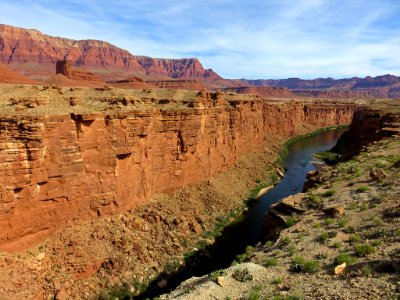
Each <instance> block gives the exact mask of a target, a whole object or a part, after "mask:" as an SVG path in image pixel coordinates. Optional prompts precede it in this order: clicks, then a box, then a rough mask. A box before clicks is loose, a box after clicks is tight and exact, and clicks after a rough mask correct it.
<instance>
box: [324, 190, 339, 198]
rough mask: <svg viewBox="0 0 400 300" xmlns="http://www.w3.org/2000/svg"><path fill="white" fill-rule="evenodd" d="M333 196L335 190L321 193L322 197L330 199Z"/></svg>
mask: <svg viewBox="0 0 400 300" xmlns="http://www.w3.org/2000/svg"><path fill="white" fill-rule="evenodd" d="M335 194H336V191H335V190H333V189H329V190H327V191H325V192H324V193H322V196H323V197H332V196H333V195H335Z"/></svg>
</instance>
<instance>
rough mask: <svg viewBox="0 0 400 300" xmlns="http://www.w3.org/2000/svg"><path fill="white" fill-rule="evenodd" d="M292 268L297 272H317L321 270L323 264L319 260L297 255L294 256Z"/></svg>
mask: <svg viewBox="0 0 400 300" xmlns="http://www.w3.org/2000/svg"><path fill="white" fill-rule="evenodd" d="M290 270H291V271H292V272H296V273H300V272H302V273H316V272H318V271H320V270H321V266H320V264H319V262H318V261H315V260H307V259H305V258H304V257H302V256H296V257H294V258H293V261H292V264H291V265H290Z"/></svg>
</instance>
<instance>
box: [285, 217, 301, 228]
mask: <svg viewBox="0 0 400 300" xmlns="http://www.w3.org/2000/svg"><path fill="white" fill-rule="evenodd" d="M297 222H298V220H297V217H296V216H294V215H292V216H290V217H288V218H287V219H286V227H292V226H293V225H294V224H296V223H297Z"/></svg>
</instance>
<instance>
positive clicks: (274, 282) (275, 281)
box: [271, 277, 283, 284]
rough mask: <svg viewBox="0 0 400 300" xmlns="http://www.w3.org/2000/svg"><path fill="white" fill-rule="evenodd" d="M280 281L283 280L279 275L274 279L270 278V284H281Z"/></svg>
mask: <svg viewBox="0 0 400 300" xmlns="http://www.w3.org/2000/svg"><path fill="white" fill-rule="evenodd" d="M282 282H283V280H282V278H280V277H275V278H274V279H272V280H271V283H272V284H281V283H282Z"/></svg>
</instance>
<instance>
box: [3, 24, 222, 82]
mask: <svg viewBox="0 0 400 300" xmlns="http://www.w3.org/2000/svg"><path fill="white" fill-rule="evenodd" d="M59 60H69V61H71V64H72V65H73V66H75V67H84V68H86V69H88V70H90V71H91V70H101V71H102V72H101V74H102V76H103V77H104V78H103V79H116V78H115V76H116V72H117V74H118V75H119V76H120V78H119V79H123V78H125V77H127V76H125V75H126V74H134V73H137V74H144V75H149V76H164V77H166V78H168V77H169V78H192V79H199V80H204V81H213V80H217V81H218V80H223V79H222V78H221V77H220V76H219V75H218V74H216V73H215V72H214V71H213V70H211V69H204V68H203V66H202V64H201V63H200V62H199V61H198V60H197V59H196V58H184V59H161V58H151V57H146V56H135V55H132V54H130V53H129V52H128V51H126V50H123V49H121V48H118V47H116V46H113V45H111V44H109V43H107V42H103V41H98V40H72V39H66V38H60V37H53V36H49V35H45V34H43V33H41V32H40V31H37V30H33V29H24V28H18V27H13V26H8V25H0V62H2V63H4V64H9V65H10V66H12V68H13V69H15V70H22V71H24V73H26V74H27V75H30V76H35V77H40V76H46V75H47V76H48V75H51V74H54V64H55V63H56V61H59ZM117 79H118V78H117Z"/></svg>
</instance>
